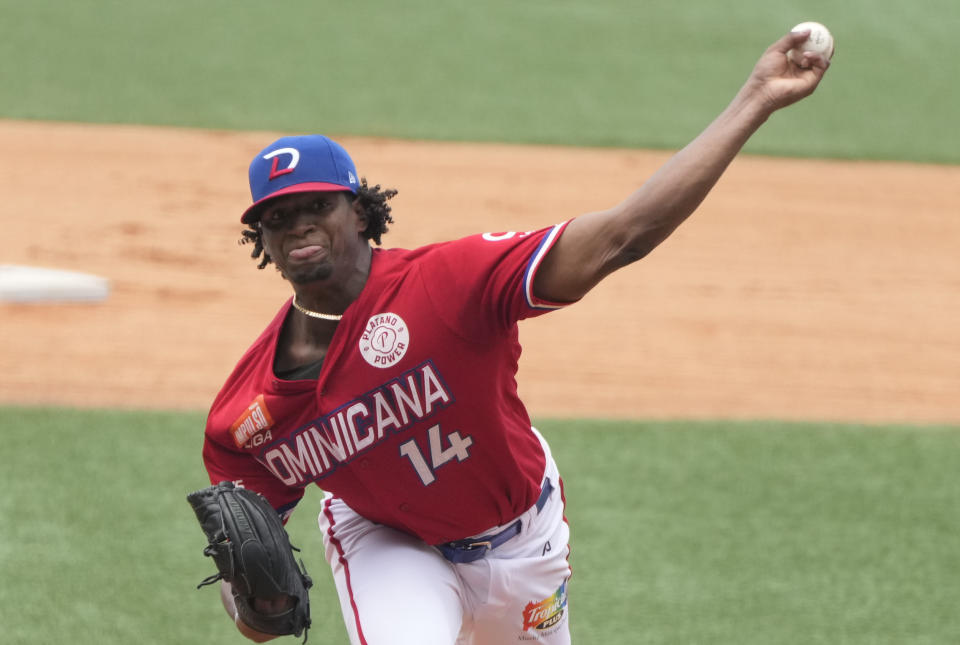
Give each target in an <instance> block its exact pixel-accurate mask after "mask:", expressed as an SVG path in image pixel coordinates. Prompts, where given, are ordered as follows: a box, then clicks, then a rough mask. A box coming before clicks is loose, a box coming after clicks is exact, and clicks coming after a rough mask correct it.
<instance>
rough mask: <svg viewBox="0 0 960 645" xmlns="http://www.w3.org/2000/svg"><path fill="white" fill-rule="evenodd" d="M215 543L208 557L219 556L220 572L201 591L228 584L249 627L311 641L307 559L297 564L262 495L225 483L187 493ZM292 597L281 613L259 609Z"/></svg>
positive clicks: (276, 517) (211, 542)
mask: <svg viewBox="0 0 960 645" xmlns="http://www.w3.org/2000/svg"><path fill="white" fill-rule="evenodd" d="M187 501H188V502H190V505H191V506H192V507H193V510H194V512H195V513H196V514H197V519H198V520H200V527H201V528H202V529H203V532H204V533H205V534H206V535H207V541H208V542H209V544H208V545H207V547H206V548H205V549H204V550H203V553H204V555H208V556H210V557H211V558H213V561H214V562H215V563H216V565H217V569H218V571H219V572H218V573H216V574H214V575H212V576H210V577H208V578H206V579H205V580H204V581H203V582H201V583H200V584H199V585H198V586H197V588H198V589H199V588H200V587H203V586H204V585H208V584H213V583H214V582H216V581H217V580H221V579H223V580H226V581H227V582H229V583H230V585H231V587H232V588H233V598H234V601H235V603H236V605H237V613H238V614H239V616H240V618H241V619H242V620H243V622H245V623H246V624H247V625H249V626H250V627H252V628H253V629H255V630H257V631H260V632H264V633H266V634H276V635H285V634H293V635H295V636H299V635H300V634H301V632H302V633H303V640H304V642H306V640H307V634H306V632H307V630H308V629H309V628H310V596H309V592H308V591H307V590H308V589H309V588H310V587H311V586H312V585H313V581H312V580H310V576H308V575H307V570H306V568H305V567H304V566H303V561H302V560H301V561H300V564H299V565H298V564H297V561H296V559H295V558H294V555H293V551H294V550H297V551H299V549H296V547H293V546H291V544H290V538H289V537H288V536H287V531H286V529H284V528H283V522H281V521H280V516H279V515H278V514H277V512H276V511H275V510H274V509H273V507H272V506H271V505H270V503H269V502H268V501H267V500H266V499H265V498H264V497H263V496H262V495H259V494H258V493H255V492H253V491H250V490H247V489H246V488H239V487H237V486H235V485H234V484H233V482H220V483H219V484H217V485H216V486H210V487H209V488H204V489H203V490H198V491H197V492H195V493H190V494H189V495H187ZM284 597H289V599H290V602H288V603H286V605H285V606H286V607H287V608H286V609H285V610H283V611H281V612H279V613H270V614H268V613H264V612H261V611H257V608H256V603H255V601H256V599H261V600H274V601H275V600H277V599H280V598H284Z"/></svg>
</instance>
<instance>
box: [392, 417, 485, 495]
mask: <svg viewBox="0 0 960 645" xmlns="http://www.w3.org/2000/svg"><path fill="white" fill-rule="evenodd" d="M427 438H428V439H429V442H430V461H429V463H428V462H427V459H426V457H425V456H424V454H423V452H422V451H421V450H420V446H418V445H417V442H416V441H415V440H413V439H410V440H409V441H405V442H403V443H402V444H400V454H401V455H403V456H404V457H406V458H407V459H409V460H410V463H411V464H412V465H413V469H414V470H416V471H417V475H418V476H419V477H420V481H422V482H423V485H424V486H429V485H430V484H432V483H433V482H435V481H436V480H437V474H436V473H437V469H438V468H440V466H443V465H444V464H446V463H448V462H450V461H452V460H453V459H456V460H457V461H458V462H461V461H463V460H464V459H466V458H468V457H469V456H470V453H469V452H468V451H467V449H468V448H469V447H470V446H472V445H473V439H471V438H470V436H469V435H468V436H466V437H461V436H460V433H459V432H457V431H453V432H451V433H450V434H448V435H447V436H446V437H441V436H440V424H437V425H435V426H433V427H432V428H430V429H429V430H427ZM444 444H446V448H444Z"/></svg>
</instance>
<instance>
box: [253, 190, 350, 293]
mask: <svg viewBox="0 0 960 645" xmlns="http://www.w3.org/2000/svg"><path fill="white" fill-rule="evenodd" d="M260 227H261V238H262V240H263V248H264V250H265V251H266V252H267V253H269V254H270V257H271V258H272V259H273V261H274V263H275V264H276V265H277V267H278V268H279V269H280V271H281V273H282V274H283V276H284V277H285V278H286V279H287V280H289V281H290V282H292V283H294V284H304V283H308V282H316V281H318V280H327V279H330V278H331V277H334V278H335V276H336V274H337V272H338V271H341V270H350V269H351V268H353V267H354V266H356V261H357V259H358V257H359V254H360V253H361V252H362V250H363V249H364V248H365V247H369V244H368V243H367V241H366V240H365V239H363V238H362V237H360V233H361V232H362V231H363V229H364V228H365V227H366V222H365V220H364V218H363V216H362V214H361V213H360V211H359V209H358V208H357V207H356V203H355V202H354V201H352V200H350V199H348V198H347V195H346V193H340V192H337V193H302V194H297V195H290V196H287V197H280V198H278V199H276V200H274V201H272V202H270V203H269V204H268V205H267V206H266V207H265V208H264V210H263V213H262V214H261V216H260Z"/></svg>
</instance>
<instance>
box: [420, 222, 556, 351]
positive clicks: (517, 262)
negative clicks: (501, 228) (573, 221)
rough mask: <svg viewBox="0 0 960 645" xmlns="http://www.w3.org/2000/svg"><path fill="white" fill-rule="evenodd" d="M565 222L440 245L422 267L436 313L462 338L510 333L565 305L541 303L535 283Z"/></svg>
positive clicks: (468, 238)
mask: <svg viewBox="0 0 960 645" xmlns="http://www.w3.org/2000/svg"><path fill="white" fill-rule="evenodd" d="M566 225H567V222H564V223H562V224H557V225H556V226H551V227H549V228H544V229H540V230H538V231H530V232H526V233H515V232H506V233H484V234H482V235H473V236H470V237H466V238H463V239H460V240H456V241H453V242H449V243H446V244H443V245H440V246H438V247H436V248H435V249H434V251H433V252H432V253H430V254H429V257H427V258H424V261H423V263H422V264H421V277H422V279H423V280H424V283H425V287H426V288H427V290H428V292H429V293H430V294H431V297H432V300H433V302H434V304H435V305H436V308H437V310H438V312H439V313H440V315H441V317H443V318H444V319H445V320H447V322H448V323H449V324H451V325H452V326H454V327H456V328H457V329H461V330H463V332H464V333H472V332H476V331H479V329H478V326H479V325H491V324H492V325H497V326H499V327H501V328H508V327H511V326H512V325H513V324H515V323H516V322H517V321H519V320H523V319H525V318H530V317H533V316H539V315H542V314H544V313H547V312H549V311H554V310H556V309H560V308H562V307H564V306H566V305H567V304H571V303H560V302H550V301H547V300H543V299H541V298H538V297H537V296H536V294H535V293H534V292H533V282H534V278H535V276H536V273H537V270H538V269H539V267H540V265H541V263H542V261H543V258H544V257H545V256H546V254H547V253H548V252H549V251H550V249H551V248H553V245H554V244H555V243H556V241H557V240H558V239H559V238H560V235H562V234H563V231H564V229H565V228H566Z"/></svg>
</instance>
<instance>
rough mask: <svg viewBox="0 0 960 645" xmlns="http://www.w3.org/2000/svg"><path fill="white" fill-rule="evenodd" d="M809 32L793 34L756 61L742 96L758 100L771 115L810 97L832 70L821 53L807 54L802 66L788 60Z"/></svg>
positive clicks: (785, 37) (772, 46)
mask: <svg viewBox="0 0 960 645" xmlns="http://www.w3.org/2000/svg"><path fill="white" fill-rule="evenodd" d="M809 34H810V32H809V31H798V32H790V33H788V34H786V35H785V36H784V37H783V38H781V39H780V40H778V41H777V42H775V43H773V44H772V45H770V47H768V48H767V51H765V52H764V53H763V56H761V57H760V60H758V61H757V64H756V66H755V67H754V68H753V72H752V73H751V74H750V78H749V79H747V82H746V83H745V84H744V86H743V89H742V90H741V95H745V96H744V98H747V99H749V100H756V101H759V102H760V103H761V105H762V107H763V110H764V111H765V112H767V113H768V114H770V113H773V112H775V111H776V110H779V109H780V108H784V107H786V106H788V105H791V104H793V103H796V102H797V101H799V100H800V99H802V98H805V97H807V96H810V94H812V93H813V91H814V90H815V89H817V85H819V84H820V80H821V79H822V78H823V75H824V74H825V73H826V71H827V69H828V68H829V67H830V61H829V60H827V59H826V58H824V57H823V56H822V55H820V54H814V53H811V52H805V53H804V54H803V60H802V66H801V65H797V64H796V63H794V62H792V61H791V60H790V59H788V58H787V52H788V51H790V50H791V49H794V48H799V47H800V45H801V44H803V42H804V41H805V40H806V39H807V36H808V35H809Z"/></svg>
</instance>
